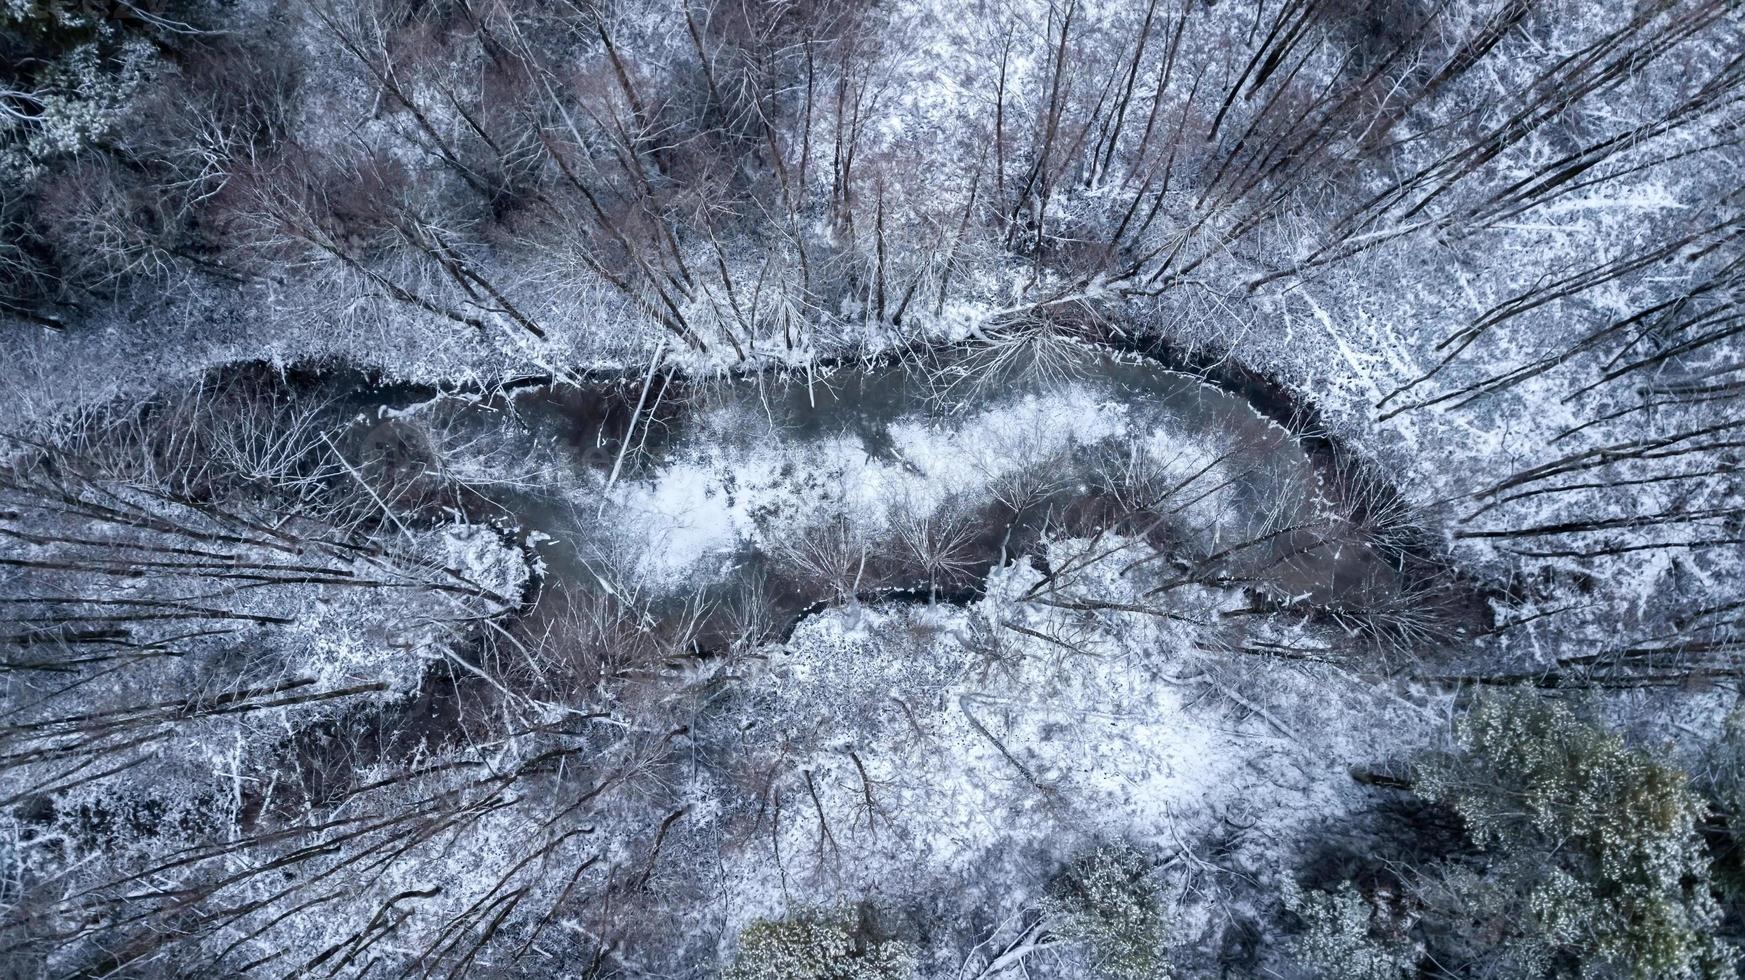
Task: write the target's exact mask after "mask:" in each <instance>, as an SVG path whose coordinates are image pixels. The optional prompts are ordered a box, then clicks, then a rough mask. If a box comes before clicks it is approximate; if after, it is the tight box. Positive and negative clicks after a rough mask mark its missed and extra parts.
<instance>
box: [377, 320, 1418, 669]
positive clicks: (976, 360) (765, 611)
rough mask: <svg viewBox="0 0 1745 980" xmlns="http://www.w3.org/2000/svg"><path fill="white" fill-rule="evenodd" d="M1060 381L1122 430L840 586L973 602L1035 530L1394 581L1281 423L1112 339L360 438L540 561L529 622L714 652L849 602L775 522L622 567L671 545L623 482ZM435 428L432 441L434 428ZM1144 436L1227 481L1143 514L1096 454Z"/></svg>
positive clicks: (549, 391) (1188, 556)
mask: <svg viewBox="0 0 1745 980" xmlns="http://www.w3.org/2000/svg"><path fill="white" fill-rule="evenodd" d="M1068 389H1075V390H1077V391H1080V392H1086V393H1089V394H1090V395H1091V396H1092V397H1093V398H1094V399H1096V400H1097V401H1099V402H1103V403H1109V404H1113V405H1117V406H1121V407H1122V408H1123V409H1124V418H1125V420H1126V425H1125V431H1124V432H1122V433H1120V434H1119V435H1117V436H1116V437H1114V438H1113V439H1110V440H1107V441H1106V442H1107V443H1108V444H1104V445H1078V446H1075V447H1074V449H1073V452H1071V453H1069V454H1067V455H1065V456H1064V457H1059V458H1053V459H1050V460H1049V461H1048V465H1049V466H1050V467H1052V468H1054V469H1055V470H1056V472H1051V473H1050V474H1048V476H1049V479H1050V483H1051V486H1052V487H1053V489H1051V490H1050V491H1049V492H1048V493H1046V494H1043V495H1041V496H1040V497H1038V499H1036V500H1033V501H1029V502H1027V503H1025V504H1021V505H1016V506H1015V505H1013V504H1012V503H1011V502H1009V501H1005V502H1003V501H1000V500H996V499H993V495H991V494H987V493H985V492H984V493H982V494H980V495H979V496H978V495H977V494H976V493H973V492H969V493H966V494H963V495H960V496H959V497H958V498H956V499H954V500H953V503H952V506H953V508H954V510H955V512H956V517H955V520H956V522H957V525H963V524H967V525H968V526H969V528H970V530H969V531H968V532H965V533H966V537H965V538H964V540H962V541H960V542H959V543H958V544H959V547H958V548H957V553H956V554H955V556H954V561H953V562H952V563H951V567H950V568H948V569H939V568H929V567H926V566H925V563H922V562H917V561H904V560H902V559H901V558H894V557H892V556H891V555H888V554H885V555H882V556H881V557H877V558H875V559H873V560H872V561H871V562H870V567H862V568H860V569H858V570H857V574H856V575H855V577H854V587H853V589H852V592H853V593H854V594H856V595H858V597H860V598H863V599H872V598H880V597H891V596H902V597H920V598H927V599H946V600H961V599H966V598H969V597H971V596H973V595H975V594H976V590H977V588H978V587H979V584H980V582H981V581H982V579H983V577H984V576H985V574H986V572H987V571H988V569H989V568H990V567H992V566H994V565H995V564H997V563H999V562H1002V561H1007V560H1011V559H1012V558H1014V557H1017V556H1019V555H1025V554H1029V555H1032V556H1034V555H1036V554H1038V553H1039V552H1040V550H1041V548H1040V544H1041V539H1042V538H1043V536H1044V535H1050V534H1052V535H1056V536H1059V535H1076V536H1088V535H1092V534H1096V533H1098V532H1099V531H1115V532H1119V533H1125V534H1132V535H1140V536H1143V537H1146V538H1149V539H1150V540H1151V541H1152V542H1153V543H1154V544H1155V545H1156V546H1157V547H1158V548H1160V549H1163V550H1175V551H1179V552H1180V560H1179V562H1178V564H1179V565H1184V566H1189V563H1191V562H1193V561H1196V560H1199V561H1203V560H1204V559H1205V558H1206V557H1207V556H1209V555H1214V554H1220V553H1221V552H1224V551H1226V550H1228V549H1233V548H1234V549H1235V550H1233V551H1231V552H1230V553H1229V554H1226V555H1223V556H1222V557H1220V558H1218V559H1216V560H1215V561H1214V562H1213V563H1212V564H1210V565H1204V566H1201V567H1192V566H1189V567H1185V568H1183V570H1182V574H1190V573H1191V574H1198V575H1203V576H1205V577H1206V578H1208V579H1210V580H1215V581H1219V582H1222V583H1224V584H1236V585H1242V586H1246V587H1250V588H1253V589H1257V590H1260V591H1262V592H1264V593H1265V594H1267V595H1268V596H1270V597H1272V599H1273V600H1274V601H1278V602H1291V601H1298V602H1302V601H1307V602H1310V603H1328V602H1331V603H1337V602H1341V601H1345V600H1347V599H1349V598H1351V597H1352V596H1353V595H1354V594H1355V593H1358V592H1361V591H1364V590H1373V589H1377V588H1389V587H1391V575H1392V572H1391V569H1390V568H1389V567H1388V565H1387V563H1386V562H1383V561H1381V560H1380V559H1379V558H1378V556H1377V555H1376V554H1375V553H1374V552H1372V551H1371V550H1369V549H1368V548H1366V547H1365V546H1364V545H1363V544H1362V542H1361V541H1359V540H1357V539H1356V538H1355V537H1352V536H1350V535H1348V534H1347V533H1346V530H1345V529H1344V528H1343V527H1342V525H1341V522H1340V520H1339V515H1338V509H1339V506H1338V501H1329V500H1327V499H1325V497H1324V494H1323V493H1322V491H1321V489H1320V485H1321V480H1320V475H1319V474H1318V472H1317V469H1316V466H1315V464H1314V462H1313V461H1312V460H1311V459H1310V457H1309V456H1308V455H1307V454H1306V453H1305V452H1304V450H1303V448H1302V446H1301V445H1299V443H1298V442H1297V440H1296V439H1295V438H1294V437H1293V436H1292V435H1291V434H1290V433H1289V432H1287V431H1286V430H1285V429H1284V428H1282V427H1281V426H1279V425H1277V424H1276V423H1274V422H1271V421H1269V420H1267V419H1266V418H1265V417H1263V416H1262V415H1261V414H1259V413H1258V412H1256V411H1255V410H1254V408H1253V407H1252V406H1250V405H1249V404H1248V403H1247V402H1245V401H1244V400H1243V399H1242V398H1240V397H1238V396H1236V395H1234V394H1231V393H1229V392H1226V391H1223V390H1221V389H1218V388H1216V387H1213V386H1211V385H1208V384H1205V383H1203V382H1201V381H1200V380H1199V379H1197V378H1195V377H1192V376H1189V375H1185V374H1181V373H1177V372H1173V371H1169V370H1167V369H1165V368H1163V367H1161V366H1160V365H1158V364H1157V363H1155V362H1152V361H1148V360H1145V359H1143V358H1139V357H1132V356H1124V355H1119V354H1116V353H1114V352H1111V351H1107V350H1103V349H1095V348H1054V349H1046V350H1017V351H1012V350H1004V351H976V350H967V351H966V350H963V349H951V350H940V351H927V352H923V353H921V354H917V355H912V356H907V357H903V358H893V359H889V360H886V361H883V362H879V363H875V364H872V365H870V366H868V365H855V366H852V367H838V368H836V369H834V370H831V371H828V372H825V371H812V372H804V371H801V372H790V373H785V374H780V375H778V374H774V373H764V374H758V375H751V376H747V377H740V378H734V379H730V380H720V379H711V380H707V381H698V380H692V379H686V378H682V377H678V376H676V375H669V374H668V373H666V372H664V371H659V370H657V371H655V372H653V373H652V374H651V375H647V376H642V377H626V378H621V379H611V380H602V381H598V382H588V383H583V384H543V385H537V386H531V387H527V388H523V389H520V390H517V391H512V392H508V393H497V394H494V395H491V396H489V397H474V398H428V397H426V398H423V399H422V400H420V399H418V398H412V397H409V396H408V395H407V393H405V392H396V393H393V396H392V397H389V398H385V399H382V400H380V401H378V402H376V404H375V405H374V407H373V411H370V410H366V412H365V414H366V415H367V416H369V421H368V422H367V423H361V424H364V425H367V427H368V428H367V431H366V432H363V433H362V434H361V435H359V436H358V437H357V439H356V441H355V443H354V445H355V447H356V452H357V454H358V456H359V460H360V467H361V468H362V469H363V470H364V471H365V472H367V473H370V474H373V475H375V476H378V477H380V478H381V479H383V480H384V481H385V482H386V483H391V484H393V486H394V487H402V486H404V485H405V484H406V483H407V482H408V480H409V479H411V480H413V481H414V482H415V481H416V480H418V479H427V478H428V475H429V474H432V473H434V474H435V475H436V476H437V477H438V479H437V480H435V481H434V484H435V485H440V486H441V487H444V488H446V490H445V491H444V492H442V493H435V494H434V495H433V499H436V500H440V501H442V503H441V506H440V507H439V509H441V510H445V511H454V510H460V511H464V512H466V513H468V515H469V516H470V517H472V518H473V519H489V520H493V521H495V522H496V523H497V524H498V525H499V526H500V527H502V528H503V529H504V531H505V533H506V534H509V535H512V536H514V538H515V539H516V540H517V541H518V542H519V543H521V544H522V545H523V546H524V547H525V548H527V549H528V551H529V552H530V553H531V554H533V555H536V556H537V558H538V560H539V562H540V564H541V565H542V567H543V573H542V575H541V576H540V580H539V582H538V588H537V593H536V596H534V597H531V600H530V608H529V609H528V610H527V612H526V617H527V619H528V621H529V623H530V624H531V626H530V628H534V629H545V630H549V629H554V628H561V623H559V624H554V623H550V622H541V620H542V619H544V618H551V617H558V618H561V616H563V615H569V614H572V613H573V607H574V606H575V605H576V604H577V603H578V602H582V603H586V602H589V601H596V600H599V599H600V598H601V597H602V594H603V593H605V594H609V596H610V598H611V599H612V600H613V601H622V602H624V603H626V604H634V605H636V606H638V607H639V608H641V609H643V610H645V614H646V615H647V616H649V617H650V618H651V619H652V620H654V621H655V622H656V623H663V622H664V623H673V622H678V621H681V620H682V621H684V622H685V623H686V624H687V625H686V626H685V628H686V629H687V630H690V631H691V632H692V633H694V635H695V637H696V640H695V642H696V645H697V646H698V647H700V648H718V647H719V646H721V645H722V644H725V643H728V642H730V641H731V640H734V639H745V638H749V639H750V640H753V641H755V640H759V639H769V638H771V637H779V636H780V635H782V634H783V633H784V632H785V631H786V630H787V629H791V627H792V624H793V623H794V621H795V620H796V618H797V617H799V616H801V615H802V614H803V613H804V612H805V611H807V610H810V609H813V608H817V607H819V606H822V605H828V604H829V603H831V602H835V601H844V600H845V599H847V598H849V596H848V595H845V594H843V592H844V590H843V588H842V587H841V585H840V584H837V585H834V586H832V585H830V584H829V583H825V582H820V581H819V580H818V577H817V576H816V575H809V574H805V573H803V572H802V571H801V570H798V569H796V568H794V567H792V566H793V563H792V562H787V561H784V560H782V558H781V556H780V555H779V554H776V553H774V552H777V551H780V550H782V549H781V548H780V547H779V546H781V545H782V544H783V542H782V541H781V540H780V534H778V535H776V536H775V538H774V539H771V538H766V539H765V540H763V541H762V542H757V541H753V540H746V541H742V542H740V543H738V544H737V545H736V546H735V547H734V548H733V549H732V552H731V554H728V555H726V556H715V558H716V560H713V561H711V563H710V564H709V567H707V568H704V567H699V568H697V569H696V570H695V572H694V574H689V573H688V574H686V575H684V576H681V577H680V579H679V580H678V581H676V582H675V581H662V582H651V581H637V580H635V579H634V577H630V578H625V577H624V576H623V574H622V572H621V568H622V564H623V560H624V559H625V558H626V557H629V558H630V559H635V558H636V556H635V555H629V556H626V555H625V554H624V551H625V549H627V548H628V549H631V550H632V551H634V550H635V549H636V548H638V547H644V548H646V547H651V546H652V547H656V548H659V547H662V544H661V542H659V541H652V542H639V541H638V540H637V538H636V536H635V535H634V534H628V533H626V530H627V527H628V525H629V517H628V512H627V511H626V510H625V509H624V503H623V501H624V499H625V497H626V496H627V495H634V494H635V493H636V492H637V491H638V489H639V488H646V487H649V486H651V485H653V484H654V483H655V482H656V481H658V480H660V479H661V477H662V475H663V473H665V472H666V471H667V469H668V468H669V467H670V466H672V465H673V464H674V463H675V462H677V461H683V460H686V459H693V458H695V457H697V456H698V454H706V455H707V456H708V457H709V458H710V459H711V460H713V461H714V464H715V465H717V466H719V467H723V468H726V469H731V468H732V467H733V466H734V460H736V459H740V458H744V459H749V458H751V457H752V456H753V455H754V454H757V453H760V452H761V453H766V454H767V453H769V452H770V451H771V449H772V447H789V448H791V449H793V450H794V455H793V458H795V459H797V460H804V458H805V453H804V450H805V448H806V447H808V446H815V445H818V444H820V443H822V442H824V441H826V440H841V439H843V438H848V439H852V440H856V441H858V443H859V445H860V447H861V448H862V450H863V451H864V452H865V455H866V457H867V458H868V459H869V460H874V461H878V462H880V463H884V464H888V465H897V464H901V465H908V463H907V461H903V460H901V459H900V457H899V456H898V454H897V453H896V446H895V441H894V439H893V436H892V427H893V426H894V425H898V424H902V425H905V426H909V427H911V428H913V427H914V426H916V425H922V426H927V427H931V428H938V429H951V428H952V427H954V426H956V425H959V424H962V423H963V422H964V421H965V420H968V419H971V418H972V417H974V416H976V415H977V414H978V413H986V412H990V411H995V410H998V409H1001V408H1002V407H1009V406H1012V405H1016V404H1018V403H1020V402H1023V401H1025V400H1026V399H1046V398H1049V397H1050V396H1052V395H1058V394H1060V393H1062V392H1063V391H1066V390H1068ZM438 431H440V433H441V437H440V438H438V437H436V436H433V435H432V433H434V432H438ZM1141 440H1151V441H1152V444H1153V445H1159V444H1160V445H1163V446H1166V447H1167V446H1170V445H1175V444H1179V445H1181V446H1183V447H1188V448H1192V447H1208V446H1209V447H1215V451H1216V454H1217V455H1218V456H1219V458H1220V459H1221V465H1220V469H1219V471H1218V473H1219V479H1218V480H1217V481H1216V483H1215V484H1213V482H1212V481H1210V480H1208V479H1203V478H1202V479H1200V480H1198V481H1197V482H1190V483H1189V484H1188V485H1187V486H1186V487H1185V488H1184V489H1182V490H1181V491H1179V492H1177V493H1176V494H1174V495H1173V496H1167V497H1165V498H1164V499H1160V500H1158V501H1157V502H1156V503H1155V504H1154V505H1152V506H1144V505H1136V504H1135V502H1134V500H1133V499H1131V495H1129V496H1128V497H1125V498H1124V497H1123V495H1122V493H1120V492H1119V488H1118V487H1112V486H1110V485H1109V480H1108V478H1107V472H1106V470H1107V466H1106V465H1099V464H1106V463H1107V461H1108V459H1110V458H1111V454H1114V455H1119V454H1120V453H1121V452H1129V453H1131V452H1132V451H1133V449H1132V445H1133V444H1134V443H1135V442H1137V441H1141ZM445 441H446V442H447V443H449V444H454V443H457V442H458V443H460V444H462V445H463V446H465V447H466V450H467V452H470V453H474V454H477V453H479V452H480V451H482V450H488V452H489V453H490V454H491V455H490V458H489V459H487V460H486V461H485V462H483V463H479V462H477V461H475V462H473V463H471V464H470V465H468V466H465V467H462V468H461V469H463V470H464V471H465V472H456V467H455V466H454V465H453V463H452V462H448V461H445V459H444V456H445V451H444V450H443V449H442V447H441V446H440V445H439V444H440V443H443V442H445ZM447 455H449V456H452V455H454V454H453V453H452V452H448V453H447ZM462 455H463V458H464V454H462ZM923 464H924V465H925V461H923ZM408 474H411V476H410V477H409V476H408ZM804 475H805V474H800V473H796V474H795V476H796V478H799V477H803V476H804ZM608 483H610V484H611V487H610V489H608ZM457 487H458V488H460V490H459V491H458V492H457V491H456V489H455V488H457ZM1166 489H1167V488H1166ZM1207 501H1215V502H1216V506H1215V507H1208V506H1207V503H1206V502H1207ZM802 530H803V529H789V532H791V533H795V534H798V533H801V532H802ZM783 533H788V532H783ZM1254 539H1259V542H1258V543H1256V544H1250V545H1247V546H1244V547H1241V548H1235V546H1237V545H1239V544H1241V543H1242V542H1245V541H1252V540H1254ZM864 564H865V559H864V556H863V565H864ZM748 597H750V598H755V605H756V606H757V608H758V609H759V610H760V611H761V612H760V615H759V616H758V617H754V618H757V619H758V620H759V622H760V624H761V625H760V626H758V628H753V629H750V630H748V629H747V627H746V624H745V622H744V620H745V618H746V617H745V616H744V615H743V612H744V608H745V606H746V604H747V599H748ZM650 628H654V626H653V625H651V627H650Z"/></svg>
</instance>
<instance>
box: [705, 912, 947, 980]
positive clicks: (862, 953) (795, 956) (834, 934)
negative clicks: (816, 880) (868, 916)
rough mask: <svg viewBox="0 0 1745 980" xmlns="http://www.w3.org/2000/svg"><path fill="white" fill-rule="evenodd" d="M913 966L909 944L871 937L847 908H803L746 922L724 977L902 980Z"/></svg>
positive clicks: (732, 979) (730, 979) (729, 979)
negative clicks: (779, 917)
mask: <svg viewBox="0 0 1745 980" xmlns="http://www.w3.org/2000/svg"><path fill="white" fill-rule="evenodd" d="M914 968H915V954H914V950H913V948H912V947H910V946H909V945H908V944H907V943H902V942H897V941H895V940H888V939H876V938H873V937H872V936H870V935H869V934H868V933H867V930H866V929H865V928H864V927H863V926H862V923H861V920H860V917H859V916H858V915H857V914H856V913H855V911H854V910H853V909H852V908H848V907H842V908H837V909H819V908H803V909H800V910H799V911H796V912H795V913H793V914H792V915H789V916H788V917H787V918H785V919H761V920H759V921H757V922H753V923H752V924H751V925H749V926H746V927H745V930H744V931H743V932H741V933H740V934H739V958H738V960H737V961H735V962H734V964H733V966H732V967H731V968H730V969H728V971H727V973H726V978H725V980H905V978H907V977H909V976H910V975H911V974H912V973H913V972H914Z"/></svg>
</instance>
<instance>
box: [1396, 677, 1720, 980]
mask: <svg viewBox="0 0 1745 980" xmlns="http://www.w3.org/2000/svg"><path fill="white" fill-rule="evenodd" d="M1456 734H1457V739H1458V751H1456V752H1454V753H1451V754H1447V755H1441V756H1437V757H1434V758H1431V759H1428V760H1426V761H1425V762H1424V763H1423V764H1422V765H1421V767H1420V771H1419V775H1418V781H1417V788H1418V790H1419V792H1421V793H1423V794H1424V795H1426V796H1429V797H1433V798H1437V799H1441V800H1443V801H1445V802H1447V803H1448V804H1450V805H1451V806H1452V807H1453V808H1454V809H1455V810H1456V812H1458V813H1459V814H1460V816H1461V817H1462V819H1463V820H1464V821H1465V823H1466V826H1467V831H1468V833H1469V834H1470V836H1471V838H1472V841H1473V843H1474V844H1475V845H1477V846H1478V847H1479V848H1480V850H1481V852H1482V853H1481V860H1480V862H1478V864H1477V865H1476V866H1473V867H1468V868H1452V869H1448V873H1446V874H1445V875H1444V876H1443V878H1442V881H1441V882H1440V883H1439V889H1437V888H1432V889H1427V890H1426V893H1425V894H1426V897H1427V899H1428V900H1429V901H1430V902H1431V904H1432V905H1433V906H1441V907H1443V908H1442V913H1443V914H1444V915H1446V916H1447V917H1448V918H1449V919H1455V920H1463V921H1466V922H1482V923H1485V925H1484V926H1483V928H1482V929H1481V930H1479V931H1475V930H1474V929H1473V928H1466V929H1458V928H1456V929H1452V930H1451V934H1462V933H1464V934H1465V936H1466V939H1465V942H1466V943H1467V944H1468V945H1469V946H1470V947H1471V948H1470V949H1469V950H1468V952H1470V953H1472V954H1473V955H1478V956H1484V955H1487V954H1488V951H1484V950H1482V949H1481V947H1483V946H1486V945H1490V946H1493V947H1496V948H1500V950H1501V952H1502V953H1503V958H1504V959H1505V960H1507V961H1509V962H1510V963H1511V965H1510V966H1508V967H1506V968H1507V969H1510V970H1511V971H1512V972H1516V973H1518V974H1520V975H1527V976H1542V975H1547V974H1578V975H1585V976H1619V977H1630V978H1641V980H1650V978H1653V980H1676V978H1698V977H1702V978H1709V977H1724V976H1733V975H1734V968H1733V966H1732V961H1731V956H1732V951H1731V950H1730V949H1729V948H1727V946H1726V945H1725V944H1724V943H1722V942H1721V941H1719V940H1718V939H1717V938H1716V937H1715V930H1716V927H1717V925H1718V922H1719V918H1720V910H1719V907H1718V905H1717V903H1716V901H1715V898H1714V896H1713V895H1712V893H1711V886H1710V876H1709V865H1708V860H1707V855H1706V853H1705V850H1704V847H1703V843H1702V840H1701V838H1700V836H1699V835H1698V833H1697V826H1698V824H1699V822H1700V821H1701V820H1702V818H1703V816H1704V810H1705V806H1704V803H1703V800H1702V798H1701V797H1700V796H1699V795H1698V794H1697V793H1696V792H1694V791H1693V790H1692V789H1691V787H1690V786H1689V779H1688V777H1687V776H1686V774H1685V773H1684V772H1683V771H1682V770H1680V769H1678V768H1676V767H1674V766H1671V765H1668V764H1666V763H1665V762H1663V761H1660V760H1657V759H1656V758H1655V757H1653V756H1652V755H1650V754H1649V753H1647V752H1645V751H1642V750H1640V749H1636V748H1632V747H1630V746H1628V745H1626V744H1625V743H1624V740H1623V739H1622V738H1620V737H1618V736H1617V735H1616V734H1614V733H1612V732H1609V731H1607V730H1606V729H1604V728H1600V727H1597V726H1595V725H1593V724H1589V723H1587V722H1585V721H1583V720H1581V719H1580V718H1578V717H1576V715H1575V714H1574V713H1573V712H1572V711H1571V710H1570V709H1569V707H1568V706H1567V705H1565V704H1562V703H1560V702H1555V701H1544V700H1539V699H1536V698H1533V697H1530V696H1525V695H1517V696H1512V697H1503V698H1488V699H1485V700H1481V701H1480V702H1478V704H1476V705H1475V706H1474V707H1473V709H1472V710H1471V711H1470V712H1469V713H1468V715H1467V716H1466V717H1465V718H1464V719H1463V720H1462V721H1461V722H1460V723H1459V725H1458V727H1457V731H1456ZM1484 930H1488V931H1489V935H1480V934H1479V932H1482V931H1484Z"/></svg>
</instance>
